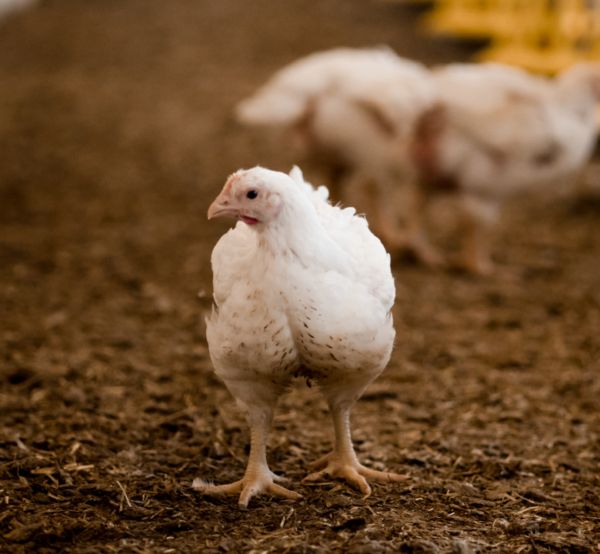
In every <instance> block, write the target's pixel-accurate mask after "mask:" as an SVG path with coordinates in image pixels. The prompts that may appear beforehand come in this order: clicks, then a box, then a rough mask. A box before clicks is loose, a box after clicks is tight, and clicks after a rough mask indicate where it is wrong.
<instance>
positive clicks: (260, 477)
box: [192, 470, 302, 508]
mask: <svg viewBox="0 0 600 554" xmlns="http://www.w3.org/2000/svg"><path fill="white" fill-rule="evenodd" d="M276 480H277V481H286V480H287V479H286V478H285V477H280V476H278V475H275V474H274V473H273V472H271V471H269V470H267V472H260V473H254V474H252V475H248V474H246V475H245V476H244V478H243V479H240V480H239V481H235V482H234V483H229V484H227V485H211V484H209V483H205V482H204V481H201V480H195V481H194V483H193V485H192V486H193V488H194V489H196V490H198V491H201V492H202V493H204V494H213V495H222V494H239V495H240V499H239V504H240V506H241V507H242V508H247V507H248V503H249V502H250V500H251V499H252V498H253V497H255V496H258V495H259V494H268V495H271V496H281V497H283V498H289V499H292V500H298V499H299V498H302V495H301V494H298V493H297V492H294V491H290V490H288V489H286V488H284V487H282V486H281V485H277V484H276V483H274V481H276Z"/></svg>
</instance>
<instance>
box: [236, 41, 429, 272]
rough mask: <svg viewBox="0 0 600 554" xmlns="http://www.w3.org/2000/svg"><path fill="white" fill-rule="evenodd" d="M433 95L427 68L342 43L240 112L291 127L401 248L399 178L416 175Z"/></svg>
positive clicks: (376, 227)
mask: <svg viewBox="0 0 600 554" xmlns="http://www.w3.org/2000/svg"><path fill="white" fill-rule="evenodd" d="M434 97H435V94H434V88H433V85H432V82H431V79H430V76H429V71H428V70H427V69H426V68H425V67H424V66H423V65H421V64H419V63H417V62H413V61H409V60H406V59H403V58H400V57H399V56H397V55H396V54H395V53H393V52H392V51H391V50H389V49H383V48H380V49H350V48H340V49H335V50H331V51H327V52H320V53H317V54H313V55H311V56H308V57H306V58H302V59H300V60H298V61H296V62H294V63H292V64H290V65H289V66H287V67H285V68H283V69H282V70H281V71H279V72H278V73H276V74H275V75H274V76H273V77H272V78H271V79H270V80H269V81H268V82H267V83H266V84H265V85H263V86H262V87H261V88H260V89H258V91H257V92H256V93H255V94H254V95H253V96H252V97H250V98H248V99H246V100H244V101H242V102H241V103H240V104H239V105H238V107H237V110H236V113H237V117H238V119H239V120H240V121H241V122H242V123H245V124H248V125H264V126H270V127H275V128H279V129H283V130H284V131H286V136H287V137H288V140H289V141H290V142H291V144H293V145H294V146H295V147H296V148H298V149H299V150H300V151H301V152H302V153H303V154H304V155H305V156H306V157H307V158H308V159H310V161H312V162H316V163H317V164H318V165H320V166H321V167H322V168H323V169H325V170H326V171H327V172H328V173H329V182H330V185H331V186H332V187H333V189H332V190H333V191H334V193H336V194H335V195H336V196H343V197H344V199H345V200H346V201H347V200H349V198H350V196H349V195H351V194H354V195H355V196H354V197H352V201H351V204H352V205H355V206H356V207H358V208H359V209H360V210H361V211H365V212H366V213H367V217H368V218H369V221H370V224H371V228H372V229H373V231H374V232H375V233H376V234H377V235H378V236H379V238H381V240H382V241H383V242H384V244H385V245H386V246H387V247H388V248H397V247H403V246H405V237H404V235H403V234H402V233H401V231H400V228H399V226H398V206H396V205H395V203H394V200H393V199H394V198H395V192H396V190H397V186H398V183H399V182H402V181H405V180H413V175H412V165H411V164H410V163H409V157H408V139H409V137H410V133H411V130H412V129H413V127H414V123H415V121H416V119H417V117H418V116H419V114H420V113H422V112H423V110H425V109H426V108H428V107H430V106H431V105H432V103H433V101H434ZM338 187H339V188H341V189H344V190H337V189H338ZM356 195H362V197H357V196H356ZM420 254H422V255H421V257H423V258H428V256H427V252H420ZM430 261H432V260H430Z"/></svg>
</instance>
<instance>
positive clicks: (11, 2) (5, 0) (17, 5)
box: [0, 0, 36, 19]
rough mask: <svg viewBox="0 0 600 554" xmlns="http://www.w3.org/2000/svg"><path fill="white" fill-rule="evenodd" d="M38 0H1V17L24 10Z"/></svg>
mask: <svg viewBox="0 0 600 554" xmlns="http://www.w3.org/2000/svg"><path fill="white" fill-rule="evenodd" d="M35 1H36V0H0V19H2V18H3V17H4V16H6V15H8V14H9V13H11V12H15V11H18V10H22V9H24V8H26V7H27V6H30V5H31V4H33V3H34V2H35Z"/></svg>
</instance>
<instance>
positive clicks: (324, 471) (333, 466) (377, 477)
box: [303, 452, 408, 496]
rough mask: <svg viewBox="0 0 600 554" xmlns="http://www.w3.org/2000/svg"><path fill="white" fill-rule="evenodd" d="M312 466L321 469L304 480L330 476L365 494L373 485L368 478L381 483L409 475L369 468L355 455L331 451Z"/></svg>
mask: <svg viewBox="0 0 600 554" xmlns="http://www.w3.org/2000/svg"><path fill="white" fill-rule="evenodd" d="M311 466H313V467H314V468H315V469H317V470H319V471H316V472H314V473H311V474H310V475H308V476H306V477H305V478H304V479H303V482H311V481H318V480H320V479H322V478H323V477H325V476H330V477H333V478H336V479H343V480H344V481H346V482H347V483H348V484H349V485H351V486H352V487H354V488H355V489H358V490H359V491H360V492H362V493H363V494H364V495H365V496H369V495H370V494H371V487H370V486H369V483H368V482H367V479H369V480H372V481H378V482H381V483H392V482H394V483H397V482H401V481H405V480H406V479H408V476H407V475H399V474H398V473H388V472H385V471H375V470H374V469H369V468H368V467H365V466H363V465H362V464H361V463H360V462H359V461H358V460H357V459H356V457H355V456H350V457H347V458H343V457H340V456H339V455H336V454H335V452H330V453H329V454H327V455H326V456H323V457H322V458H319V459H318V460H316V461H315V462H312V463H311Z"/></svg>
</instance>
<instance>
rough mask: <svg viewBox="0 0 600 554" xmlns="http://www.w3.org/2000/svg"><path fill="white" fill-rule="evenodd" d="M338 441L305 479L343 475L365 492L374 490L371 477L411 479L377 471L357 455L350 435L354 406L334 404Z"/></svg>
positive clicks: (384, 481)
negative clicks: (363, 462) (345, 406)
mask: <svg viewBox="0 0 600 554" xmlns="http://www.w3.org/2000/svg"><path fill="white" fill-rule="evenodd" d="M330 409H331V412H332V416H333V428H334V432H335V441H334V446H333V450H332V451H331V452H330V453H329V454H327V455H325V456H323V457H322V458H319V459H318V460H316V461H315V462H312V463H311V464H310V465H311V466H312V467H313V468H314V469H316V470H317V471H316V472H314V473H311V474H310V475H308V476H307V477H305V478H304V479H303V482H310V481H318V480H319V479H321V478H322V477H324V476H326V475H328V476H331V477H334V478H339V479H343V480H345V481H346V482H348V483H349V484H350V485H351V486H353V487H355V488H357V489H358V490H360V492H362V493H363V494H364V495H365V496H369V495H370V494H371V487H370V486H369V484H368V483H367V479H370V480H373V481H379V482H382V483H390V482H400V481H404V480H406V479H408V476H407V475H399V474H397V473H387V472H385V471H376V470H374V469H370V468H368V467H365V466H363V465H362V464H361V463H360V462H359V461H358V458H357V457H356V453H355V452H354V447H353V446H352V438H351V436H350V410H349V409H348V408H342V407H339V406H331V405H330Z"/></svg>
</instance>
